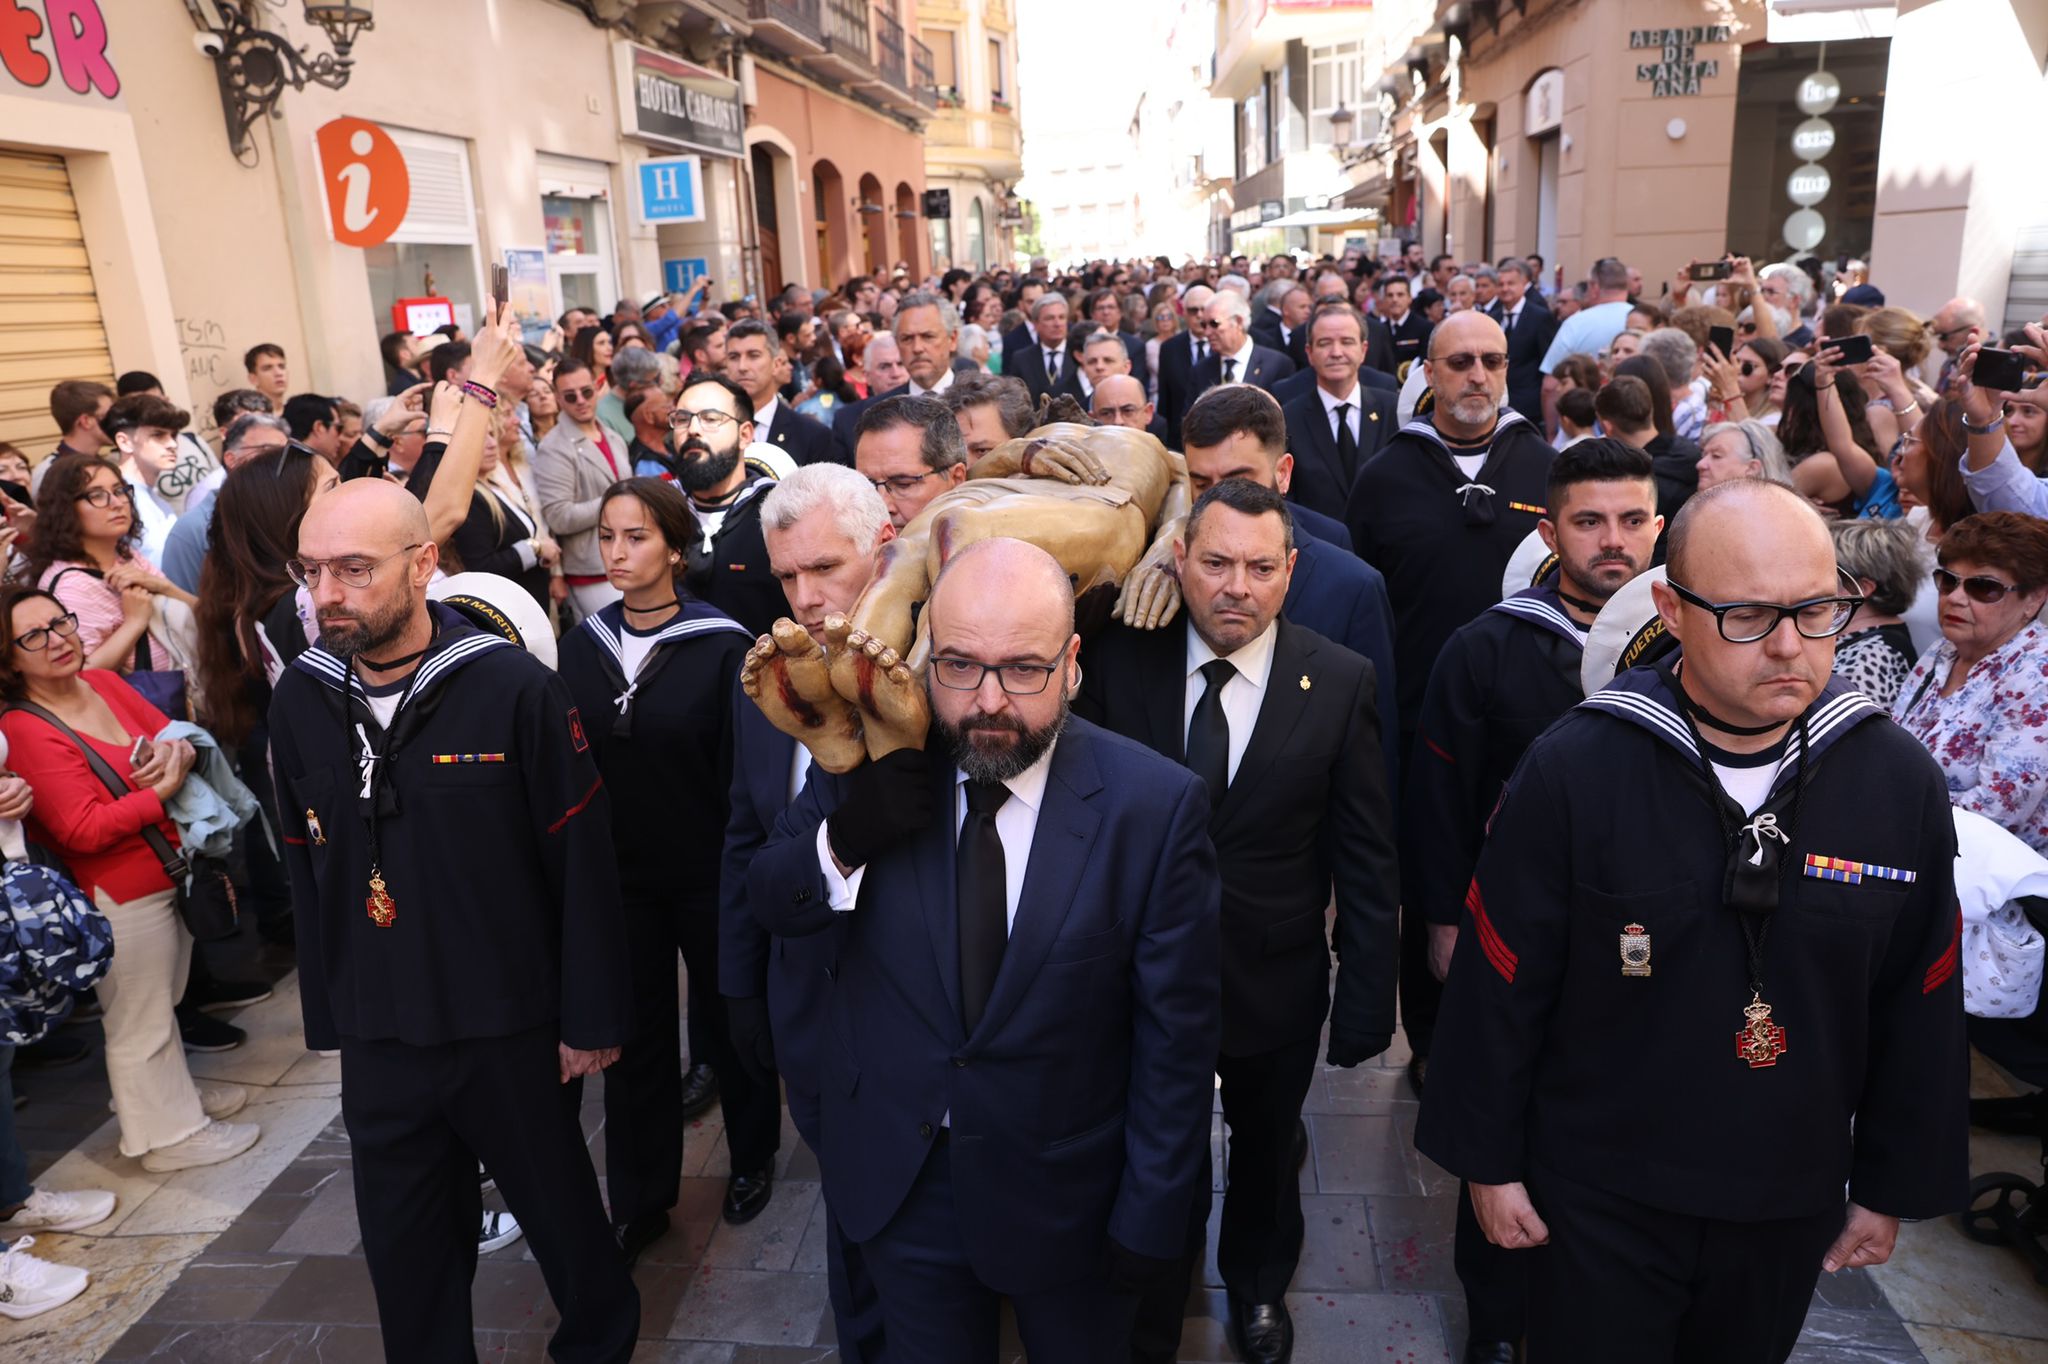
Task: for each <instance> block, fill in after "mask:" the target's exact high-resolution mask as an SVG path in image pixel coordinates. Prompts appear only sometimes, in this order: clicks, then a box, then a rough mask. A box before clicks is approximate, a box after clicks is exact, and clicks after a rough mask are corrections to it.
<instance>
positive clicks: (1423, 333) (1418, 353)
mask: <svg viewBox="0 0 2048 1364" xmlns="http://www.w3.org/2000/svg"><path fill="white" fill-rule="evenodd" d="M1367 320H1368V321H1369V322H1370V323H1371V324H1372V326H1373V328H1374V330H1376V331H1377V332H1378V333H1379V340H1378V342H1376V343H1375V342H1368V343H1367V346H1368V350H1367V356H1368V358H1370V357H1372V356H1374V355H1377V356H1379V357H1380V363H1379V364H1378V366H1377V368H1379V369H1381V370H1384V371H1385V372H1386V373H1388V374H1392V375H1395V376H1396V377H1398V376H1399V375H1400V373H1401V366H1403V365H1405V364H1407V363H1408V362H1409V361H1410V360H1420V359H1421V358H1422V357H1423V356H1425V355H1427V354H1429V334H1430V332H1431V331H1433V330H1434V328H1432V327H1431V326H1430V325H1429V319H1428V318H1427V317H1425V316H1423V313H1422V310H1421V309H1420V308H1410V309H1409V310H1408V316H1406V317H1404V318H1402V319H1401V325H1400V326H1398V327H1396V326H1393V325H1392V324H1390V323H1389V322H1388V321H1387V320H1386V319H1385V318H1384V317H1381V316H1379V315H1378V314H1377V313H1375V314H1374V315H1373V316H1372V317H1371V318H1369V319H1367Z"/></svg>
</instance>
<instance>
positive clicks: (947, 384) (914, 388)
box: [910, 361, 953, 398]
mask: <svg viewBox="0 0 2048 1364" xmlns="http://www.w3.org/2000/svg"><path fill="white" fill-rule="evenodd" d="M952 386H953V365H952V362H951V361H948V362H947V364H946V372H945V373H944V374H941V375H940V376H939V381H938V382H937V383H935V384H933V385H932V386H931V387H930V388H919V387H918V385H917V380H915V379H912V380H910V393H911V396H912V397H916V398H935V397H937V396H938V395H939V394H941V393H944V392H945V391H946V390H947V389H949V388H951V387H952Z"/></svg>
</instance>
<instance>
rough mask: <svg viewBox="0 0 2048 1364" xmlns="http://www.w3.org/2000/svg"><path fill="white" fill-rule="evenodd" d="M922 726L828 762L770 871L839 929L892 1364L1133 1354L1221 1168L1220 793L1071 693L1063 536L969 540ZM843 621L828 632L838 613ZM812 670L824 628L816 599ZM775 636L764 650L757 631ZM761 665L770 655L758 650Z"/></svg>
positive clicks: (835, 1158) (903, 681)
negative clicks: (1053, 550) (1206, 1187)
mask: <svg viewBox="0 0 2048 1364" xmlns="http://www.w3.org/2000/svg"><path fill="white" fill-rule="evenodd" d="M925 614H926V619H927V620H928V621H929V622H930V626H931V643H932V656H931V661H930V663H929V665H928V667H927V669H926V680H925V681H924V682H922V683H920V682H919V681H918V679H917V678H916V677H915V675H914V674H912V673H910V672H908V671H907V670H906V669H904V668H903V667H902V666H901V665H900V663H899V662H898V660H897V659H896V657H895V654H894V651H893V650H889V649H887V648H884V647H882V646H880V645H879V644H878V643H875V642H873V641H867V640H865V639H864V638H858V637H856V638H851V639H849V640H848V642H847V645H848V647H849V648H852V649H857V650H859V651H860V652H862V653H864V654H865V655H866V658H867V660H868V661H871V662H872V663H873V664H874V665H875V666H874V670H873V673H872V685H873V686H874V688H875V691H876V692H877V694H878V697H879V694H880V693H883V692H888V691H892V690H893V691H896V692H898V693H899V695H898V696H896V697H893V698H890V697H880V699H879V701H878V704H881V705H885V706H887V707H889V708H891V709H896V710H900V709H901V708H902V703H903V701H904V700H906V699H910V700H912V702H913V704H914V700H915V698H914V696H913V697H911V698H905V697H904V696H902V695H900V693H902V692H904V691H907V690H908V689H911V688H920V687H921V688H922V689H923V691H924V693H925V695H924V698H923V699H924V700H925V701H926V703H927V704H928V705H929V707H930V715H931V723H930V730H929V734H928V736H927V738H926V741H925V745H924V747H922V748H917V747H898V748H895V749H893V750H889V751H882V750H880V749H878V748H877V747H876V735H875V732H874V731H873V730H872V729H870V732H869V746H870V750H871V751H873V752H876V753H877V756H875V757H873V758H871V759H870V760H869V761H866V762H863V763H861V764H860V765H859V766H857V767H855V768H853V769H852V770H851V771H850V772H848V773H846V775H844V776H833V775H830V774H827V773H824V772H823V771H822V770H821V769H819V768H813V773H812V780H811V781H810V783H809V784H808V785H806V787H805V788H804V790H803V792H802V793H801V794H800V795H799V796H798V797H797V798H796V800H795V802H794V803H793V804H792V805H791V806H790V808H789V810H788V811H787V812H786V813H785V814H784V815H783V817H782V820H781V822H780V824H779V825H778V827H777V830H776V833H775V835H774V836H773V837H771V838H770V840H769V841H768V843H767V845H766V846H765V847H763V848H762V850H761V851H760V852H759V853H758V854H757V855H756V856H755V857H754V859H753V861H752V863H751V864H750V867H749V878H748V900H749V904H750V906H751V908H752V910H753V913H754V914H755V916H756V917H757V918H758V919H760V920H761V922H762V923H763V924H764V925H765V926H766V927H767V928H768V929H769V930H770V931H771V932H774V933H777V934H780V935H783V936H785V937H798V936H805V935H808V934H812V933H819V932H824V931H828V930H834V929H836V930H837V931H838V932H839V933H840V934H841V937H840V940H839V951H838V958H837V969H836V971H835V973H834V976H833V979H832V982H831V985H830V987H829V989H830V997H829V999H828V1000H827V1003H826V1006H825V1007H826V1018H825V1022H824V1025H823V1027H824V1036H823V1037H821V1039H820V1041H819V1046H818V1052H819V1059H820V1062H821V1070H822V1074H821V1077H820V1078H821V1080H822V1084H821V1086H820V1091H821V1098H822V1102H823V1120H822V1123H821V1135H822V1142H821V1145H820V1147H819V1151H818V1155H819V1163H820V1166H821V1168H822V1171H823V1177H824V1184H825V1197H826V1198H827V1200H828V1201H829V1202H830V1204H831V1206H832V1208H833V1210H834V1212H835V1213H836V1214H837V1215H838V1217H839V1220H840V1224H841V1226H842V1227H843V1228H844V1230H845V1233H846V1235H847V1236H848V1237H849V1238H850V1239H852V1240H854V1241H855V1242H858V1243H859V1245H860V1247H861V1252H862V1255H863V1257H864V1258H865V1260H866V1262H867V1265H868V1268H869V1270H870V1272H871V1273H872V1275H873V1277H874V1282H875V1287H876V1289H877V1291H878V1293H879V1295H880V1298H881V1303H882V1311H883V1315H884V1318H885V1321H886V1326H885V1330H886V1334H887V1339H888V1351H889V1357H890V1359H891V1360H892V1361H897V1364H959V1361H962V1360H983V1359H993V1358H995V1354H996V1348H997V1341H998V1331H999V1322H1000V1310H999V1309H1000V1303H1001V1299H1002V1298H1005V1297H1007V1298H1009V1299H1010V1301H1011V1303H1012V1305H1013V1307H1014V1308H1015V1311H1016V1318H1017V1326H1018V1331H1019V1333H1020V1335H1021V1336H1022V1338H1023V1343H1024V1348H1025V1350H1026V1351H1027V1352H1028V1353H1029V1354H1030V1355H1031V1357H1032V1358H1034V1359H1056V1360H1061V1361H1072V1362H1073V1364H1126V1361H1127V1360H1128V1358H1129V1348H1130V1347H1129V1338H1130V1328H1131V1320H1132V1315H1133V1313H1134V1311H1135V1307H1136V1294H1137V1293H1138V1292H1139V1291H1140V1290H1141V1289H1145V1288H1148V1287H1151V1286H1154V1285H1157V1284H1160V1283H1163V1282H1164V1281H1165V1280H1167V1279H1169V1278H1171V1277H1172V1276H1173V1275H1174V1274H1175V1271H1176V1270H1177V1269H1180V1268H1181V1266H1180V1265H1179V1264H1178V1263H1177V1257H1178V1256H1179V1254H1180V1252H1181V1250H1182V1247H1183V1245H1184V1243H1185V1238H1186V1235H1187V1226H1188V1217H1189V1211H1190V1208H1191V1206H1192V1200H1193V1199H1194V1197H1195V1194H1196V1190H1197V1188H1198V1186H1199V1184H1200V1181H1202V1180H1203V1179H1205V1178H1206V1177H1207V1171H1206V1164H1207V1160H1208V1143H1209V1109H1210V1104H1211V1098H1212V1093H1213V1091H1212V1085H1213V1083H1214V1082H1213V1078H1212V1071H1213V1063H1214V1059H1215V1049H1216V1046H1217V1043H1218V1038H1219V1016H1220V1015H1219V1003H1218V996H1219V979H1220V973H1221V969H1222V967H1221V960H1220V947H1219V920H1218V887H1217V879H1216V861H1215V851H1214V849H1213V848H1212V847H1211V845H1210V842H1209V838H1208V834H1207V832H1206V830H1207V824H1208V817H1209V802H1208V799H1207V796H1206V795H1205V794H1204V790H1203V788H1202V786H1201V784H1200V782H1199V781H1198V780H1197V779H1196V778H1195V777H1194V776H1193V774H1191V773H1190V772H1189V771H1188V770H1187V769H1186V768H1184V767H1182V766H1180V765H1179V764H1177V763H1174V762H1171V761H1169V760H1167V759H1165V758H1162V757H1160V756H1158V755H1157V754H1154V753H1152V752H1150V751H1149V750H1146V749H1144V748H1141V747H1139V746H1138V745H1136V744H1133V743H1130V742H1128V741H1126V740H1124V739H1120V738H1118V737H1116V736H1115V735H1112V734H1110V733H1108V732H1107V731H1105V730H1101V729H1098V728H1096V727H1095V726H1094V725H1092V724H1090V723H1088V722H1087V721H1085V720H1082V719H1079V718H1078V717H1071V718H1070V717H1069V715H1068V704H1069V700H1070V698H1071V697H1072V695H1073V692H1074V690H1075V688H1076V687H1078V685H1079V683H1080V676H1079V669H1078V665H1077V663H1076V657H1077V653H1078V651H1079V648H1080V643H1081V641H1080V637H1079V636H1078V635H1076V634H1075V633H1074V602H1073V592H1072V588H1071V586H1070V584H1069V583H1068V580H1067V576H1066V573H1065V571H1064V570H1063V569H1061V568H1060V566H1059V564H1058V563H1057V561H1055V560H1054V559H1053V558H1052V556H1051V555H1049V554H1047V553H1046V552H1045V551H1043V550H1041V549H1038V548H1037V547H1035V546H1032V545H1027V544H1025V543H1023V542H1022V541H1018V540H1007V539H992V540H983V541H979V542H976V543H973V544H971V545H969V546H967V547H966V548H964V549H962V550H959V551H958V552H956V553H955V554H954V555H953V556H952V558H951V559H950V560H949V561H948V563H947V564H946V567H945V569H944V571H943V572H942V573H941V574H940V575H939V580H938V582H937V584H936V585H935V587H934V588H933V590H932V594H931V599H930V601H929V602H928V603H927V605H926V607H925ZM830 628H831V627H830V626H828V633H829V631H830ZM775 647H776V649H777V650H779V651H780V652H781V653H782V654H783V655H784V656H785V657H786V659H787V661H788V662H789V664H790V666H792V667H794V666H797V665H798V664H799V663H800V662H801V661H802V660H803V659H804V658H806V657H808V656H810V655H811V654H813V653H814V649H815V646H813V645H811V644H810V642H809V637H808V636H807V635H805V634H804V633H803V630H802V627H800V626H798V625H796V624H795V623H794V622H784V623H781V624H779V625H778V626H777V630H776V638H775ZM757 652H758V650H757ZM750 666H759V663H758V662H757V661H756V662H750Z"/></svg>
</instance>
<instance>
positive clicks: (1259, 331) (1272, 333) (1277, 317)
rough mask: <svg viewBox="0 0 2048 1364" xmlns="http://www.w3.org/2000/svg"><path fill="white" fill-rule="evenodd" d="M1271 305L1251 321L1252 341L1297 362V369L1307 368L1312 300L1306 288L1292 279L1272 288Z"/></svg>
mask: <svg viewBox="0 0 2048 1364" xmlns="http://www.w3.org/2000/svg"><path fill="white" fill-rule="evenodd" d="M1269 297H1271V298H1272V302H1270V303H1267V304H1265V305H1263V306H1261V307H1260V308H1259V309H1258V315H1257V316H1256V317H1254V318H1253V319H1252V326H1251V332H1252V340H1254V341H1256V342H1258V343H1259V344H1260V345H1262V346H1264V347H1266V349H1268V350H1277V351H1279V352H1280V353H1281V354H1283V355H1285V356H1286V357H1287V358H1288V359H1289V360H1292V361H1293V362H1294V367H1295V368H1296V369H1298V370H1299V369H1306V368H1307V367H1308V332H1307V330H1306V329H1307V327H1308V315H1309V308H1310V305H1311V302H1312V300H1311V299H1310V297H1309V292H1308V290H1307V289H1306V288H1304V287H1303V286H1301V285H1299V284H1296V283H1294V282H1293V281H1292V280H1291V279H1290V280H1285V281H1282V282H1281V283H1279V284H1275V285H1271V286H1269Z"/></svg>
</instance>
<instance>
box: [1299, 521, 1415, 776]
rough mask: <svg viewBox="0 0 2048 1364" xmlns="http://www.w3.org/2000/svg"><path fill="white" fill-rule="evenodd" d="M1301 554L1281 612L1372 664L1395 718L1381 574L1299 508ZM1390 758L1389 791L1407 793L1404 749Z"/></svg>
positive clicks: (1392, 749) (1390, 610) (1387, 602)
mask: <svg viewBox="0 0 2048 1364" xmlns="http://www.w3.org/2000/svg"><path fill="white" fill-rule="evenodd" d="M1294 510H1295V512H1296V516H1295V529H1296V530H1298V531H1300V532H1302V533H1301V534H1299V535H1296V536H1295V537H1294V547H1295V549H1296V550H1297V551H1298V553H1297V554H1296V556H1295V560H1294V580H1293V581H1292V582H1290V583H1288V584H1287V600H1286V601H1285V602H1284V603H1282V604H1281V607H1280V612H1281V614H1282V615H1284V616H1286V617H1287V619H1288V620H1290V621H1292V622H1294V623H1295V624H1296V625H1299V626H1301V627H1302V628H1303V629H1305V630H1313V631H1315V632H1316V633H1317V634H1319V635H1321V636H1322V637H1323V638H1324V639H1327V640H1332V641H1335V642H1336V643H1338V644H1341V645H1343V646H1344V647H1345V648H1347V649H1349V650H1350V651H1351V652H1352V653H1354V654H1358V655H1360V656H1361V657H1363V658H1365V659H1366V660H1367V661H1369V662H1370V663H1371V664H1372V669H1373V679H1374V684H1375V686H1376V688H1377V690H1378V692H1379V699H1378V710H1379V713H1380V714H1381V715H1392V714H1394V713H1395V710H1396V707H1397V706H1398V704H1399V701H1400V693H1399V692H1398V691H1397V690H1396V689H1395V682H1396V680H1397V679H1396V678H1395V676H1394V603H1393V599H1392V598H1391V597H1390V596H1389V595H1388V594H1387V580H1386V579H1385V578H1383V577H1381V576H1380V571H1379V570H1378V569H1376V568H1374V567H1373V566H1372V565H1371V564H1369V563H1367V562H1366V561H1365V560H1363V559H1361V558H1359V557H1358V556H1357V555H1356V554H1354V553H1352V552H1351V546H1350V544H1349V543H1348V541H1349V536H1348V535H1347V536H1346V539H1345V542H1344V543H1343V544H1342V545H1341V547H1340V544H1339V542H1338V541H1337V540H1336V539H1334V538H1332V537H1330V536H1327V535H1324V534H1323V533H1322V531H1321V530H1320V529H1319V525H1320V524H1324V519H1323V517H1322V516H1321V514H1320V513H1318V512H1314V511H1311V510H1310V509H1308V508H1306V507H1297V508H1295V509H1294ZM1382 748H1383V751H1384V753H1385V755H1386V766H1387V790H1389V791H1399V790H1400V789H1401V781H1400V777H1401V772H1400V747H1399V745H1397V744H1385V745H1382Z"/></svg>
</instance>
